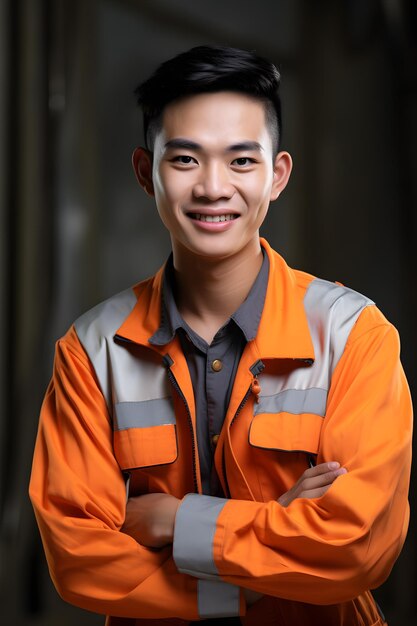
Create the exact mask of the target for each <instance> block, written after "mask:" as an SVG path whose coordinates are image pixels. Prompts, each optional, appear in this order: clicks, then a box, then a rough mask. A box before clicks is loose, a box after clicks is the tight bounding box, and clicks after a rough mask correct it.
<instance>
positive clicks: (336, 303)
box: [295, 278, 374, 389]
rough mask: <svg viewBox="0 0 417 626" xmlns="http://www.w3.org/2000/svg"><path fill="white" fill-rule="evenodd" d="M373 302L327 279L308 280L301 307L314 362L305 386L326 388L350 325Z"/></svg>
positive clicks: (342, 350)
mask: <svg viewBox="0 0 417 626" xmlns="http://www.w3.org/2000/svg"><path fill="white" fill-rule="evenodd" d="M372 304H374V303H373V302H372V300H369V298H366V297H365V296H363V295H362V294H360V293H357V292H356V291H353V290H352V289H347V288H346V287H342V286H340V285H336V284H335V283H331V282H329V281H327V280H322V279H321V278H315V279H314V280H313V281H312V282H311V283H310V285H309V286H308V288H307V292H306V295H305V297H304V308H305V312H306V315H307V321H308V326H309V329H310V333H311V339H312V341H313V346H314V354H315V363H314V365H313V366H312V367H311V375H310V376H308V375H307V377H308V378H310V384H309V385H308V387H315V388H318V389H329V386H330V380H331V377H332V375H333V372H334V370H335V368H336V366H337V364H338V363H339V360H340V358H341V356H342V354H343V352H344V349H345V346H346V342H347V340H348V338H349V335H350V332H351V330H352V328H353V327H354V325H355V324H356V321H357V319H358V317H359V315H360V314H361V313H362V311H363V309H364V308H365V307H367V306H369V305H372ZM301 371H303V368H301ZM304 378H305V375H304ZM295 387H297V385H295ZM304 388H306V386H304Z"/></svg>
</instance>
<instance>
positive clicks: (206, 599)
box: [173, 494, 244, 618]
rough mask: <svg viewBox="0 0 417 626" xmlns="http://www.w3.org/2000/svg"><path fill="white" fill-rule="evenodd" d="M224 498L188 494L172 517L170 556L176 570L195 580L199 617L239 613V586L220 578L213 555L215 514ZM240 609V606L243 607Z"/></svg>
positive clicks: (218, 512) (224, 500) (217, 513)
mask: <svg viewBox="0 0 417 626" xmlns="http://www.w3.org/2000/svg"><path fill="white" fill-rule="evenodd" d="M226 502H227V500H226V499H224V498H214V497H212V496H204V495H199V494H189V495H188V496H186V497H185V498H184V500H183V501H182V503H181V505H180V506H179V508H178V511H177V514H176V517H175V529H174V541H173V558H174V562H175V564H176V566H177V568H178V570H179V571H180V572H181V573H183V574H189V575H191V576H194V577H196V578H199V579H200V580H199V581H198V610H199V614H200V617H201V618H209V617H213V618H214V617H233V616H235V615H240V614H241V613H242V610H241V597H240V595H241V594H240V588H239V587H237V586H236V585H231V584H229V583H226V582H223V581H222V580H221V579H220V577H219V572H218V569H217V566H216V564H215V562H214V558H213V540H214V535H215V532H216V525H217V518H218V516H219V514H220V512H221V510H222V509H223V507H224V505H225V504H226ZM243 612H244V607H243Z"/></svg>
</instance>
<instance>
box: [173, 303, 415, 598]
mask: <svg viewBox="0 0 417 626" xmlns="http://www.w3.org/2000/svg"><path fill="white" fill-rule="evenodd" d="M411 420H412V411H411V401H410V394H409V390H408V386H407V383H406V380H405V376H404V373H403V370H402V367H401V364H400V361H399V340H398V335H397V332H396V330H395V329H394V328H393V326H392V325H390V324H389V323H388V322H387V321H386V320H385V318H384V317H383V316H382V314H381V313H380V312H379V311H378V310H377V309H376V307H374V306H371V307H367V308H366V309H365V310H364V311H363V312H362V314H361V316H360V317H359V319H358V321H357V322H356V325H355V327H354V328H353V330H352V331H351V334H350V337H349V339H348V342H347V344H346V347H345V350H344V353H343V356H342V357H341V359H340V361H339V363H338V365H337V367H336V369H335V371H334V374H333V377H332V384H331V388H330V390H329V396H328V403H327V412H326V416H325V419H324V421H323V426H322V430H321V439H320V451H319V455H318V459H317V462H318V463H321V462H325V461H339V462H340V464H341V466H344V467H346V468H347V469H348V473H347V474H345V475H343V476H340V477H339V478H337V479H336V481H335V482H334V483H333V485H332V486H331V487H330V488H329V490H328V491H327V492H326V493H325V494H324V495H323V496H322V497H320V498H314V499H307V498H300V499H297V500H294V501H293V502H292V503H291V504H290V505H289V506H288V507H287V508H284V507H282V506H280V505H279V504H278V503H277V502H276V501H271V502H267V503H259V502H250V501H241V500H224V499H221V498H212V497H210V496H198V495H193V494H191V495H188V496H186V498H185V499H184V500H183V502H182V504H181V506H180V507H179V509H178V512H177V517H176V523H175V534H174V560H175V562H176V564H177V566H178V568H179V570H180V571H182V572H187V573H189V574H191V575H194V576H198V577H203V576H206V577H207V578H210V579H214V580H215V579H219V578H221V579H223V580H226V581H229V582H232V583H234V584H237V585H241V586H242V587H247V588H250V589H253V590H255V591H258V592H261V593H264V594H268V595H272V596H280V597H282V598H287V599H290V600H296V601H301V602H309V603H313V604H333V603H337V602H343V601H346V600H349V599H352V598H354V597H356V596H358V595H359V594H360V593H362V592H363V591H365V590H367V589H371V588H375V587H377V586H378V585H380V584H381V583H382V582H383V581H384V580H385V579H386V577H387V576H388V574H389V572H390V570H391V568H392V566H393V564H394V562H395V559H396V558H397V556H398V554H399V552H400V550H401V547H402V544H403V542H404V539H405V534H406V530H407V525H408V517H409V508H408V500H407V494H408V487H409V476H410V463H411V428H412V426H411Z"/></svg>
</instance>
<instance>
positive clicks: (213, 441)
mask: <svg viewBox="0 0 417 626" xmlns="http://www.w3.org/2000/svg"><path fill="white" fill-rule="evenodd" d="M219 437H220V435H213V437H212V438H211V443H212V444H213V446H217V442H218V440H219Z"/></svg>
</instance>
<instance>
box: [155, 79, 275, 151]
mask: <svg viewBox="0 0 417 626" xmlns="http://www.w3.org/2000/svg"><path fill="white" fill-rule="evenodd" d="M158 135H159V137H157V141H158V139H159V141H160V142H163V143H165V142H166V141H169V140H171V139H174V138H178V137H182V138H187V139H192V140H194V141H196V142H197V143H199V144H202V145H204V146H210V145H212V144H216V145H218V144H219V143H224V144H231V143H236V142H239V141H248V140H251V141H257V142H258V143H260V144H261V145H262V146H263V147H265V149H268V148H270V144H271V140H270V137H269V133H268V129H267V125H266V115H265V106H264V104H263V102H262V101H260V100H257V99H255V98H251V97H250V96H246V95H244V94H240V93H235V92H228V91H224V92H216V93H208V94H198V95H193V96H187V97H185V98H182V99H180V100H176V101H175V102H173V103H171V104H169V105H168V106H167V107H166V108H165V110H164V112H163V115H162V120H161V128H160V133H158Z"/></svg>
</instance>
